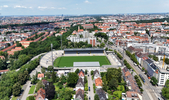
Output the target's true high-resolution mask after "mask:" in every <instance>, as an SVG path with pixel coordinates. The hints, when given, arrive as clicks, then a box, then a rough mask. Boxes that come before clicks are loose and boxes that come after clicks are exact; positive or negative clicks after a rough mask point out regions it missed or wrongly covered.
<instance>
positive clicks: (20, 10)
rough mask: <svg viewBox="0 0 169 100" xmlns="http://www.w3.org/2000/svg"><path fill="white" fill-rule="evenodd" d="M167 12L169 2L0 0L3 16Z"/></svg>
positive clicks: (136, 0)
mask: <svg viewBox="0 0 169 100" xmlns="http://www.w3.org/2000/svg"><path fill="white" fill-rule="evenodd" d="M166 12H169V0H0V13H1V16H5V15H62V14H63V15H84V14H127V13H166Z"/></svg>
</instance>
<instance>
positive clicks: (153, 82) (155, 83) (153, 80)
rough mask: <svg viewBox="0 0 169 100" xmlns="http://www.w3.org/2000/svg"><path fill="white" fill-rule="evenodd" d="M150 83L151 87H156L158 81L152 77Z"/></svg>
mask: <svg viewBox="0 0 169 100" xmlns="http://www.w3.org/2000/svg"><path fill="white" fill-rule="evenodd" d="M150 82H151V83H152V84H153V85H157V83H158V80H157V79H156V78H155V77H154V76H153V77H152V78H151V80H150Z"/></svg>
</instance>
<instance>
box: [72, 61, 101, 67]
mask: <svg viewBox="0 0 169 100" xmlns="http://www.w3.org/2000/svg"><path fill="white" fill-rule="evenodd" d="M99 66H100V63H99V62H73V67H99Z"/></svg>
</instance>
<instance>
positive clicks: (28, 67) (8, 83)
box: [0, 58, 40, 100]
mask: <svg viewBox="0 0 169 100" xmlns="http://www.w3.org/2000/svg"><path fill="white" fill-rule="evenodd" d="M39 59H40V58H37V59H35V60H33V61H30V62H29V63H28V64H25V65H23V66H22V67H21V68H20V70H19V71H9V72H7V73H5V74H2V75H1V79H0V99H1V100H9V99H7V98H9V97H10V96H11V95H12V94H13V95H15V96H16V95H19V93H20V91H21V87H19V85H23V84H24V83H25V82H26V81H27V80H28V79H29V73H30V72H31V71H32V70H34V69H35V68H36V67H37V66H38V64H39Z"/></svg>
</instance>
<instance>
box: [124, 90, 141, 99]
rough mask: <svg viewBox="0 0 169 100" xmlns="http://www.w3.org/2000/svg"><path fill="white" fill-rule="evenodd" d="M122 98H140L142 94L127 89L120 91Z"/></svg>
mask: <svg viewBox="0 0 169 100" xmlns="http://www.w3.org/2000/svg"><path fill="white" fill-rule="evenodd" d="M122 100H142V95H141V94H140V93H138V92H134V91H127V92H126V93H122Z"/></svg>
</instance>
